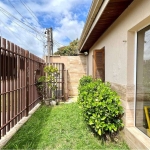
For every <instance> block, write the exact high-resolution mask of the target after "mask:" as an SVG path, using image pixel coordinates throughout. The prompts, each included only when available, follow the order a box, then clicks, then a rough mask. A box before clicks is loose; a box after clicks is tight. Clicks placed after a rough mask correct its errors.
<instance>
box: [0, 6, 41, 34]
mask: <svg viewBox="0 0 150 150" xmlns="http://www.w3.org/2000/svg"><path fill="white" fill-rule="evenodd" d="M0 9H1V10H0V11H1V12H2V11H3V12H5V13H7V14H8V15H9V16H11V17H13V18H14V19H16V20H17V21H19V22H21V23H22V24H24V25H26V26H27V27H28V28H30V29H32V30H34V31H35V32H37V33H39V34H41V33H40V32H39V31H37V30H36V29H34V28H32V27H31V26H29V25H28V24H26V23H24V22H22V21H20V20H19V19H18V18H16V17H15V16H13V15H12V14H10V13H9V12H8V11H6V10H5V9H3V8H2V7H0Z"/></svg>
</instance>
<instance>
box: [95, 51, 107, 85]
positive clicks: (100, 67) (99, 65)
mask: <svg viewBox="0 0 150 150" xmlns="http://www.w3.org/2000/svg"><path fill="white" fill-rule="evenodd" d="M94 78H100V79H102V81H103V82H104V81H105V49H104V48H103V49H101V50H95V51H94Z"/></svg>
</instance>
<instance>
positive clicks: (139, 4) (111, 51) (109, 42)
mask: <svg viewBox="0 0 150 150" xmlns="http://www.w3.org/2000/svg"><path fill="white" fill-rule="evenodd" d="M149 10H150V1H149V0H135V1H134V2H133V3H132V4H131V5H130V6H129V7H128V8H127V9H126V10H125V11H124V12H123V14H122V15H121V16H120V17H119V18H118V19H117V20H116V21H115V22H114V23H113V25H112V26H111V27H109V29H108V30H107V31H106V32H105V33H104V34H103V36H102V37H101V38H100V39H99V40H98V41H97V42H96V43H95V44H94V45H93V47H92V48H91V49H90V53H89V58H88V59H89V64H88V65H89V74H90V75H92V69H93V66H92V63H91V62H92V55H93V50H95V49H101V48H103V47H105V71H106V72H105V79H106V81H110V82H113V83H118V84H123V85H126V84H127V46H128V44H130V43H129V39H128V31H130V30H131V29H132V28H133V27H134V26H136V25H137V24H139V23H140V22H141V21H142V20H144V19H145V18H147V17H149V16H150V11H149ZM149 23H150V20H149ZM145 26H146V24H143V27H145ZM140 28H142V26H141V27H139V28H137V29H136V30H139V29H140ZM131 44H132V43H131ZM132 51H134V49H132Z"/></svg>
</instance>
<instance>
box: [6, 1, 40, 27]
mask: <svg viewBox="0 0 150 150" xmlns="http://www.w3.org/2000/svg"><path fill="white" fill-rule="evenodd" d="M8 1H9V3H10V5H11V6H12V7H13V8H14V9H15V10H16V12H17V13H18V14H19V15H20V16H21V17H22V18H24V17H23V16H22V14H21V13H20V12H19V11H18V10H17V9H16V7H15V6H14V5H13V4H12V3H11V1H10V0H8ZM25 20H26V18H25ZM26 22H27V23H28V24H30V23H29V22H28V21H27V20H26ZM30 25H31V24H30ZM36 27H38V26H36Z"/></svg>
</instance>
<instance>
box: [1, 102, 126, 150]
mask: <svg viewBox="0 0 150 150" xmlns="http://www.w3.org/2000/svg"><path fill="white" fill-rule="evenodd" d="M80 111H81V110H80V109H79V108H78V104H77V103H71V104H64V105H59V106H56V107H53V108H51V107H47V106H41V107H40V108H39V109H38V110H37V111H36V112H35V113H34V115H33V116H32V117H31V118H30V119H29V120H28V122H27V123H26V124H25V125H24V126H23V127H22V128H21V129H20V130H19V131H18V132H17V133H16V134H15V135H14V137H13V138H12V139H11V140H10V141H9V142H8V143H7V145H6V146H5V147H4V148H3V149H47V150H49V149H55V150H59V149H61V150H64V149H81V150H87V149H89V150H94V149H110V150H111V149H115V150H120V149H127V150H128V149H129V148H128V146H127V145H126V144H125V143H124V142H123V141H119V142H118V143H110V142H109V143H106V144H102V143H101V141H100V140H99V139H98V138H97V137H95V136H94V134H93V133H92V132H91V131H90V129H89V128H88V127H87V125H86V123H85V122H84V121H83V117H82V115H81V112H80Z"/></svg>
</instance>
